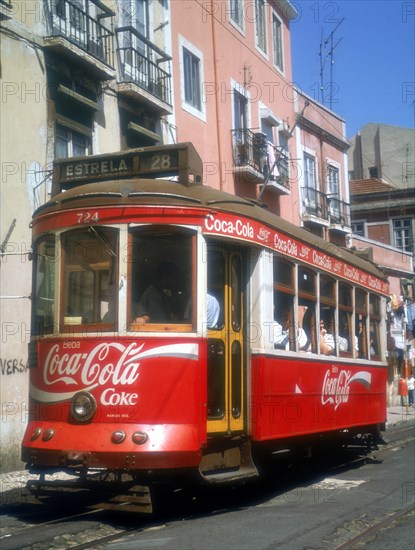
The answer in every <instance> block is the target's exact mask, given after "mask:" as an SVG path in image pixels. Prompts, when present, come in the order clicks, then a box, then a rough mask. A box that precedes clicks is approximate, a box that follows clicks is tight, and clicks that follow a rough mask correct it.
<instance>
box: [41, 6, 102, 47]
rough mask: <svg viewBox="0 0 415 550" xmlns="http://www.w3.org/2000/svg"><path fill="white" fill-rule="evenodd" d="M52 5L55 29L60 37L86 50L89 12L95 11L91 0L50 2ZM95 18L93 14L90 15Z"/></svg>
mask: <svg viewBox="0 0 415 550" xmlns="http://www.w3.org/2000/svg"><path fill="white" fill-rule="evenodd" d="M50 1H51V3H52V17H53V27H54V28H55V29H57V31H58V32H59V34H60V35H62V36H65V37H66V38H68V39H70V40H73V41H74V42H75V43H76V44H78V45H79V46H81V47H83V48H86V47H87V41H88V18H87V11H88V9H90V10H95V9H96V7H95V6H94V5H90V4H89V0H70V1H69V0H50ZM90 15H91V16H93V15H94V14H93V13H90Z"/></svg>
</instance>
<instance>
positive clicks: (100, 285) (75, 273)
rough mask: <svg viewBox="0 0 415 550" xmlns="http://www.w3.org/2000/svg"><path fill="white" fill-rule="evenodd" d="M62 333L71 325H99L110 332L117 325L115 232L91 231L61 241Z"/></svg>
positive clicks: (68, 234)
mask: <svg viewBox="0 0 415 550" xmlns="http://www.w3.org/2000/svg"><path fill="white" fill-rule="evenodd" d="M62 250H63V267H62V270H63V290H62V293H63V296H62V311H63V318H62V321H63V322H62V325H63V330H64V331H67V330H70V327H71V326H73V325H81V324H82V325H90V327H91V328H92V326H96V325H100V330H112V329H113V325H114V323H115V321H116V312H117V293H116V291H115V289H116V286H117V285H116V280H115V278H116V257H117V231H116V230H114V229H109V228H101V227H96V228H95V227H90V228H84V229H80V230H75V231H68V232H67V233H65V234H64V235H63V237H62Z"/></svg>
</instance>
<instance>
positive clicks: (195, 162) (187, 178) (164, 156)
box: [52, 143, 202, 195]
mask: <svg viewBox="0 0 415 550" xmlns="http://www.w3.org/2000/svg"><path fill="white" fill-rule="evenodd" d="M173 176H178V177H179V181H180V182H181V183H184V184H188V183H201V181H202V161H201V159H200V157H199V155H198V154H197V152H196V150H195V149H194V147H193V145H192V144H189V143H183V144H173V145H163V146H157V147H145V148H140V149H128V150H126V151H122V152H118V153H111V154H108V155H94V156H87V157H75V158H67V159H61V160H57V161H55V163H54V174H53V186H52V195H55V194H56V193H59V192H61V191H64V190H67V189H70V188H72V187H76V186H78V185H82V184H84V183H92V182H96V181H106V180H112V179H126V178H132V177H149V178H156V177H157V178H163V177H166V178H168V177H173Z"/></svg>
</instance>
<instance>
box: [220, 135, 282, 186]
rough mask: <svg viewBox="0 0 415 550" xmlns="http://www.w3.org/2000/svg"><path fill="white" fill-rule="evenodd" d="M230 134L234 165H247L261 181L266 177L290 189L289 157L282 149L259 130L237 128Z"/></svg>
mask: <svg viewBox="0 0 415 550" xmlns="http://www.w3.org/2000/svg"><path fill="white" fill-rule="evenodd" d="M231 135H232V149H233V164H234V166H235V167H249V168H251V169H252V170H254V171H255V172H257V173H258V174H260V175H261V176H262V181H265V180H266V179H268V181H271V182H275V183H278V184H279V185H281V186H283V187H285V188H286V189H288V190H289V189H290V185H289V159H288V156H287V155H286V153H285V152H284V151H282V150H281V149H280V148H279V147H277V146H275V145H273V144H272V143H270V142H268V141H267V139H266V136H265V135H264V134H262V133H261V132H252V130H248V129H238V130H231ZM275 161H276V162H275Z"/></svg>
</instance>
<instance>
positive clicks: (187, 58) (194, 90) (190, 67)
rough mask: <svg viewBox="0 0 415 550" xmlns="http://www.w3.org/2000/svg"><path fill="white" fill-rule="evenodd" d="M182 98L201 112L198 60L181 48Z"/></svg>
mask: <svg viewBox="0 0 415 550" xmlns="http://www.w3.org/2000/svg"><path fill="white" fill-rule="evenodd" d="M183 72H184V98H185V101H186V103H188V104H189V105H191V106H192V107H194V108H195V109H197V110H199V111H201V110H202V95H201V86H200V59H198V58H197V57H196V56H195V55H193V54H192V53H191V52H189V50H187V49H186V48H183Z"/></svg>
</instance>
